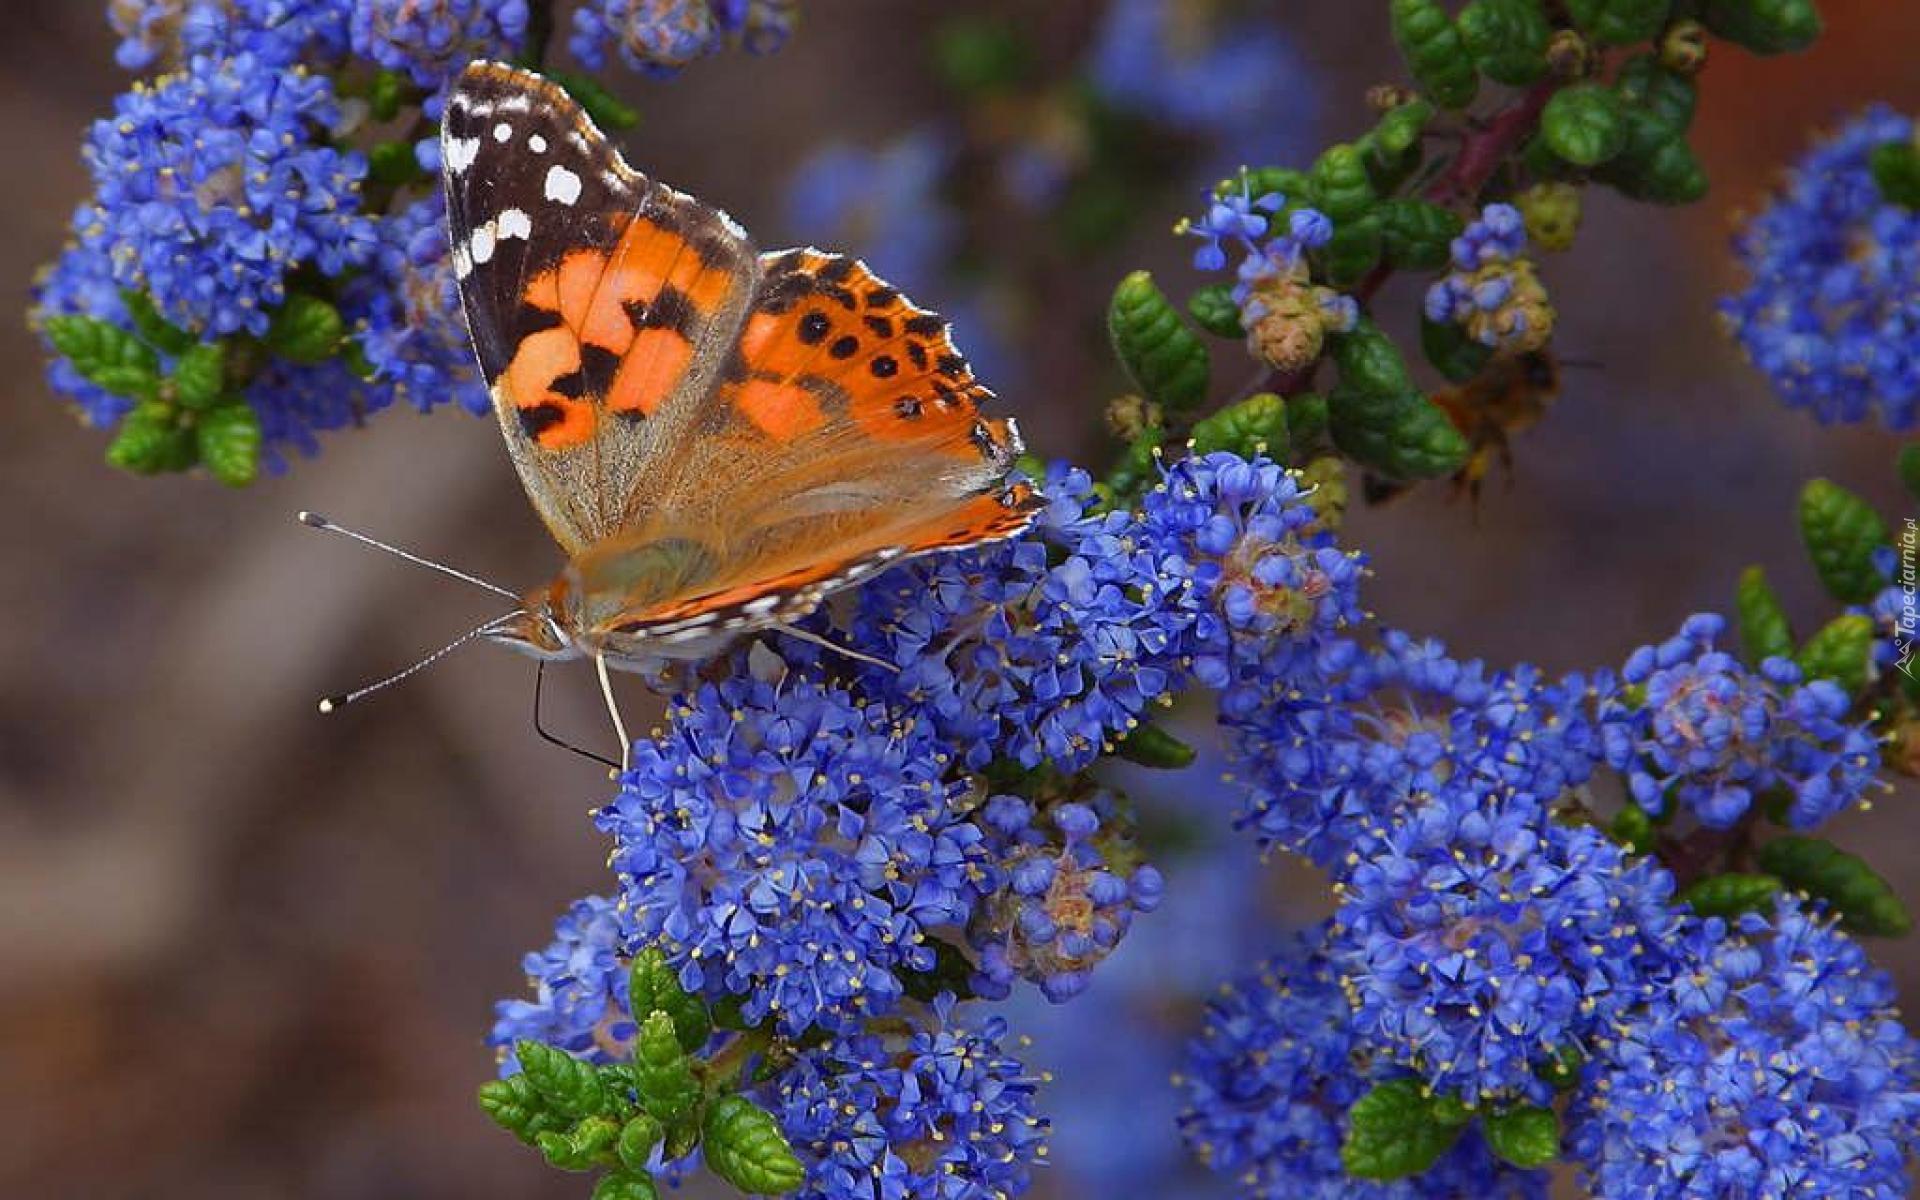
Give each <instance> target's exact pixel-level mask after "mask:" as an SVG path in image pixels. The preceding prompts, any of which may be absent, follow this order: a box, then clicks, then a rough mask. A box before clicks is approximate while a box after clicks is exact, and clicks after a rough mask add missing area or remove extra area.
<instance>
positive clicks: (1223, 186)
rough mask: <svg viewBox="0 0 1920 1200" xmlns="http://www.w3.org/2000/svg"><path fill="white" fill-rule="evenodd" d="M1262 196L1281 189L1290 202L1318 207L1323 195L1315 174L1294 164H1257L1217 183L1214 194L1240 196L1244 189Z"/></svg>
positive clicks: (1256, 195) (1257, 196)
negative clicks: (1291, 165)
mask: <svg viewBox="0 0 1920 1200" xmlns="http://www.w3.org/2000/svg"><path fill="white" fill-rule="evenodd" d="M1242 189H1245V191H1246V194H1247V195H1249V196H1252V197H1254V198H1255V199H1258V198H1259V197H1261V196H1265V195H1267V194H1268V193H1270V192H1272V193H1278V194H1279V195H1280V196H1281V197H1283V198H1284V199H1285V200H1286V202H1287V204H1288V205H1290V206H1291V205H1295V204H1303V205H1306V206H1307V207H1309V208H1318V207H1319V204H1320V197H1319V195H1318V194H1317V193H1316V192H1315V191H1314V185H1313V178H1312V176H1310V175H1308V174H1307V173H1306V172H1305V171H1296V170H1294V169H1293V168H1292V167H1253V168H1251V169H1248V170H1244V171H1241V172H1239V173H1238V174H1236V175H1231V176H1229V177H1227V178H1226V179H1222V180H1221V181H1220V182H1219V183H1217V184H1215V185H1214V186H1213V194H1214V196H1215V197H1218V198H1225V197H1227V196H1238V195H1240V193H1241V190H1242Z"/></svg>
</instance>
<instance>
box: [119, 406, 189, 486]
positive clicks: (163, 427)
mask: <svg viewBox="0 0 1920 1200" xmlns="http://www.w3.org/2000/svg"><path fill="white" fill-rule="evenodd" d="M198 457H199V456H198V453H197V451H196V450H195V449H194V440H193V430H192V429H190V428H188V427H187V426H186V425H185V424H184V423H183V422H182V421H181V420H180V417H179V414H178V413H176V412H175V411H174V410H173V409H172V408H170V407H169V406H167V405H165V404H160V403H157V402H154V401H149V402H147V403H145V404H141V405H138V406H136V407H135V408H134V410H133V411H132V412H130V413H128V414H127V416H126V419H125V420H123V421H121V422H120V428H119V430H118V431H116V433H115V434H114V438H113V441H112V442H111V443H109V444H108V446H107V461H108V462H109V463H112V464H113V465H114V466H116V467H119V468H120V469H121V470H123V471H131V472H133V473H134V474H135V475H158V474H160V473H162V472H164V471H184V470H186V469H187V468H188V467H191V466H192V465H193V464H194V463H195V461H197V459H198Z"/></svg>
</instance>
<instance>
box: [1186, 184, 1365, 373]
mask: <svg viewBox="0 0 1920 1200" xmlns="http://www.w3.org/2000/svg"><path fill="white" fill-rule="evenodd" d="M1286 203H1287V200H1286V197H1285V196H1283V195H1281V194H1280V193H1278V192H1266V193H1262V194H1261V195H1258V196H1255V195H1254V194H1253V193H1252V188H1251V185H1250V184H1249V182H1248V181H1247V179H1246V177H1245V176H1244V175H1242V177H1241V180H1240V190H1239V191H1238V192H1237V193H1236V192H1234V191H1232V190H1231V189H1230V188H1229V189H1226V190H1224V191H1222V190H1216V191H1215V192H1212V193H1210V194H1209V199H1208V204H1207V210H1206V212H1205V213H1204V214H1203V215H1202V216H1201V218H1200V219H1199V220H1197V221H1183V222H1182V223H1181V224H1180V226H1179V228H1180V230H1181V231H1182V232H1184V233H1187V234H1190V235H1192V236H1194V237H1197V238H1199V239H1200V242H1201V244H1200V247H1199V249H1197V250H1195V251H1194V253H1193V265H1194V266H1195V267H1197V268H1199V269H1200V270H1202V271H1218V270H1222V269H1224V268H1225V267H1226V265H1227V254H1228V251H1229V249H1232V250H1237V251H1239V252H1240V254H1241V261H1240V265H1239V267H1238V268H1237V270H1236V277H1237V281H1236V282H1235V283H1234V285H1233V290H1232V295H1233V302H1234V304H1235V305H1237V306H1238V307H1239V309H1240V326H1241V328H1243V329H1245V330H1246V332H1247V350H1248V352H1249V353H1251V354H1252V355H1253V356H1254V357H1255V358H1257V359H1260V360H1262V361H1263V362H1265V363H1266V364H1267V365H1268V366H1270V367H1272V368H1273V369H1274V370H1276V371H1300V370H1304V369H1305V368H1306V367H1308V366H1310V365H1311V364H1312V363H1313V362H1314V361H1315V360H1316V359H1318V358H1319V357H1320V351H1321V349H1322V348H1323V347H1324V346H1325V345H1326V338H1327V335H1328V334H1329V333H1345V332H1347V331H1349V330H1351V329H1352V328H1353V327H1354V326H1355V324H1357V323H1358V321H1359V319H1360V306H1359V304H1358V303H1357V302H1356V301H1355V300H1354V299H1353V297H1351V296H1346V295H1342V294H1341V293H1340V292H1337V291H1335V290H1334V289H1332V288H1329V287H1325V286H1322V285H1319V284H1316V283H1314V282H1313V280H1312V274H1313V270H1312V264H1311V263H1310V262H1309V261H1308V258H1307V256H1308V254H1309V253H1310V252H1312V251H1314V250H1318V249H1320V248H1321V247H1323V246H1325V245H1326V244H1327V243H1328V242H1330V241H1332V240H1333V222H1332V221H1330V220H1328V219H1327V217H1326V215H1325V214H1324V213H1321V212H1320V211H1318V210H1317V209H1312V208H1303V207H1302V208H1294V209H1292V210H1290V211H1288V210H1287V209H1286ZM1283 212H1285V214H1286V229H1285V231H1284V232H1275V231H1274V229H1273V226H1274V223H1275V221H1276V219H1277V217H1278V216H1279V215H1280V214H1281V213H1283Z"/></svg>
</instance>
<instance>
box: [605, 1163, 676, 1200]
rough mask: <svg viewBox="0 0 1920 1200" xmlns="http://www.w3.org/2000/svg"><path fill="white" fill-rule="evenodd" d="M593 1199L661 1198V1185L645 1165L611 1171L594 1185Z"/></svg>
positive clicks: (628, 1199) (653, 1199)
mask: <svg viewBox="0 0 1920 1200" xmlns="http://www.w3.org/2000/svg"><path fill="white" fill-rule="evenodd" d="M592 1200H660V1187H659V1185H658V1184H656V1183H654V1181H653V1176H652V1175H650V1174H648V1173H647V1171H646V1170H645V1169H644V1168H643V1167H635V1168H633V1169H632V1170H629V1171H610V1172H608V1173H607V1174H605V1175H602V1176H601V1177H600V1181H599V1182H598V1183H596V1184H594V1185H593V1196H592Z"/></svg>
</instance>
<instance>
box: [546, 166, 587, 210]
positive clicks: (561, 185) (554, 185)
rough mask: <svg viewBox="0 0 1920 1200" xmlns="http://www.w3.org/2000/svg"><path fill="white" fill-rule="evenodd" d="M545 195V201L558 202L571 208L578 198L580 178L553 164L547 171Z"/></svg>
mask: <svg viewBox="0 0 1920 1200" xmlns="http://www.w3.org/2000/svg"><path fill="white" fill-rule="evenodd" d="M546 193H547V199H549V200H558V201H559V202H560V203H562V204H564V205H567V206H568V207H569V208H571V207H572V206H573V202H574V201H576V200H578V199H579V198H580V177H579V176H578V175H575V174H574V173H573V172H572V171H569V170H567V169H566V168H565V167H563V166H561V165H560V164H559V163H555V164H554V165H553V166H551V167H549V168H548V169H547V188H546Z"/></svg>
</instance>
